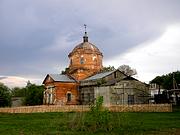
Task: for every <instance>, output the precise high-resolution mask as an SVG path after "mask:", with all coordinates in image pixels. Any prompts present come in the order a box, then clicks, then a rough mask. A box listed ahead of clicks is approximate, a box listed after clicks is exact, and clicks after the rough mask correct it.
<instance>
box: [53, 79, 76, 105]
mask: <svg viewBox="0 0 180 135" xmlns="http://www.w3.org/2000/svg"><path fill="white" fill-rule="evenodd" d="M55 86H56V87H55V91H56V103H57V104H78V84H77V83H62V82H55ZM68 93H71V95H72V96H71V102H67V94H68Z"/></svg>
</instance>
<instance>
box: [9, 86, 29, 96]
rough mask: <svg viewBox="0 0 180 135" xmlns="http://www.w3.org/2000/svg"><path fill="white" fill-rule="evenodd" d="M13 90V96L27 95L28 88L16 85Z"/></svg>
mask: <svg viewBox="0 0 180 135" xmlns="http://www.w3.org/2000/svg"><path fill="white" fill-rule="evenodd" d="M11 91H12V96H13V97H25V95H26V88H19V87H14V88H12V90H11Z"/></svg>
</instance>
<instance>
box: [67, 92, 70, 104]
mask: <svg viewBox="0 0 180 135" xmlns="http://www.w3.org/2000/svg"><path fill="white" fill-rule="evenodd" d="M70 101H71V93H68V94H67V102H70Z"/></svg>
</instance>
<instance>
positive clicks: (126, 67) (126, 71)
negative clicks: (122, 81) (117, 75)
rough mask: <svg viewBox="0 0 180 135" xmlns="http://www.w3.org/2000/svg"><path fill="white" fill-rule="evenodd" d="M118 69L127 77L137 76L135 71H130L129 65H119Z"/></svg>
mask: <svg viewBox="0 0 180 135" xmlns="http://www.w3.org/2000/svg"><path fill="white" fill-rule="evenodd" d="M118 69H119V70H120V71H121V72H123V73H124V74H126V75H128V76H133V75H136V74H137V71H136V69H132V68H131V67H130V66H129V65H121V66H119V67H118Z"/></svg>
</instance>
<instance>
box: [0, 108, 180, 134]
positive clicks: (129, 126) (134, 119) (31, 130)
mask: <svg viewBox="0 0 180 135" xmlns="http://www.w3.org/2000/svg"><path fill="white" fill-rule="evenodd" d="M89 115H90V114H89V113H75V112H70V113H33V114H7V113H0V134H1V135H39V134H42V135H55V134H59V135H69V134H76V135H80V134H81V135H85V134H88V135H90V134H102V135H103V134H112V135H115V134H120V135H121V134H129V135H132V134H137V135H139V134H140V135H143V134H149V135H152V134H158V135H169V134H171V135H173V134H178V133H180V112H178V111H176V112H172V113H110V114H109V115H110V117H109V118H110V119H111V120H110V121H103V126H104V128H103V126H99V127H98V126H95V122H94V121H93V119H91V118H92V117H90V116H89Z"/></svg>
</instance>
